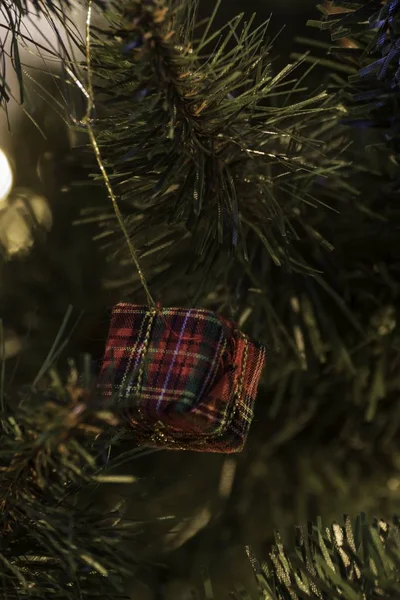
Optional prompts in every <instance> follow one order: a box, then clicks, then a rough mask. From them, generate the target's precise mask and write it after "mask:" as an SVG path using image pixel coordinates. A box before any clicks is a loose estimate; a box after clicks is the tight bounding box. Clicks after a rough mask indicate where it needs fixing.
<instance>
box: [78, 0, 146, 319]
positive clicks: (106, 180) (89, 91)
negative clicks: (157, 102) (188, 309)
mask: <svg viewBox="0 0 400 600" xmlns="http://www.w3.org/2000/svg"><path fill="white" fill-rule="evenodd" d="M92 8H93V0H89V2H88V11H87V17H86V66H87V90H86V91H85V90H84V89H83V86H82V84H81V83H80V85H79V82H77V81H76V77H74V80H75V81H76V83H78V85H79V87H80V88H81V89H82V90H83V91H84V93H85V96H86V97H87V101H88V102H87V112H86V117H85V119H84V124H85V125H86V128H87V131H88V134H89V139H90V143H91V145H92V148H93V151H94V153H95V156H96V160H97V164H98V166H99V169H100V172H101V174H102V177H103V180H104V183H105V186H106V188H107V192H108V195H109V197H110V199H111V202H112V204H113V208H114V212H115V216H116V217H117V220H118V223H119V225H120V227H121V230H122V232H123V234H124V237H125V240H126V243H127V245H128V248H129V253H130V255H131V259H132V262H133V264H134V265H135V267H136V270H137V272H138V274H139V278H140V281H141V284H142V286H143V288H144V290H145V292H146V296H147V302H148V304H149V305H150V306H151V307H153V308H155V307H156V303H155V301H154V299H153V297H152V295H151V293H150V290H149V287H148V285H147V282H146V278H145V276H144V273H143V271H142V269H141V266H140V264H139V260H138V258H137V254H136V250H135V248H134V246H133V243H132V241H131V239H130V237H129V233H128V231H127V229H126V226H125V223H124V219H123V216H122V214H121V211H120V209H119V206H118V202H117V198H116V196H115V194H114V192H113V189H112V186H111V182H110V178H109V176H108V174H107V170H106V168H105V166H104V164H103V160H102V157H101V152H100V148H99V145H98V143H97V140H96V136H95V134H94V131H93V127H92V118H91V117H92V113H93V109H94V93H93V81H92V69H91V44H90V29H91V20H92Z"/></svg>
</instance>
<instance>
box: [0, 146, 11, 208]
mask: <svg viewBox="0 0 400 600" xmlns="http://www.w3.org/2000/svg"><path fill="white" fill-rule="evenodd" d="M12 184H13V173H12V170H11V165H10V163H9V162H8V158H7V156H6V155H5V154H4V152H3V150H0V208H2V205H3V204H5V200H6V199H7V196H8V194H9V193H10V191H11V188H12Z"/></svg>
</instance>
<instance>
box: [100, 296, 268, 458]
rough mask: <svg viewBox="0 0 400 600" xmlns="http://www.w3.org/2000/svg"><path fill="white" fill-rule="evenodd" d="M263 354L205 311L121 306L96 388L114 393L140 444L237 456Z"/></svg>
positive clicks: (117, 308) (259, 346)
mask: <svg viewBox="0 0 400 600" xmlns="http://www.w3.org/2000/svg"><path fill="white" fill-rule="evenodd" d="M265 354H266V352H265V346H263V345H262V344H260V343H257V342H253V341H251V340H250V339H249V338H248V337H247V336H245V335H244V334H243V333H242V332H241V331H240V330H239V329H238V327H237V326H235V325H234V324H233V323H231V322H230V321H228V320H226V319H224V318H223V317H221V316H219V315H217V314H215V313H213V312H211V311H207V310H200V309H181V308H167V309H150V308H148V307H146V306H136V305H133V304H128V303H120V304H117V305H116V306H115V307H114V309H113V312H112V316H111V323H110V330H109V335H108V340H107V344H106V350H105V355H104V359H103V364H102V368H101V373H100V378H99V383H98V389H99V392H100V394H101V395H103V396H109V397H111V396H114V394H116V395H117V397H118V401H119V402H120V403H121V410H122V412H123V414H124V416H125V417H126V418H127V420H128V422H129V424H130V425H131V427H132V428H133V429H134V431H135V437H136V439H137V441H138V442H139V443H140V444H141V445H146V446H158V447H160V446H161V447H164V448H170V449H188V450H197V451H206V452H224V453H231V452H240V451H241V450H242V449H243V446H244V444H245V441H246V438H247V434H248V432H249V429H250V424H251V421H252V418H253V408H254V402H255V398H256V393H257V387H258V382H259V379H260V376H261V372H262V368H263V365H264V362H265Z"/></svg>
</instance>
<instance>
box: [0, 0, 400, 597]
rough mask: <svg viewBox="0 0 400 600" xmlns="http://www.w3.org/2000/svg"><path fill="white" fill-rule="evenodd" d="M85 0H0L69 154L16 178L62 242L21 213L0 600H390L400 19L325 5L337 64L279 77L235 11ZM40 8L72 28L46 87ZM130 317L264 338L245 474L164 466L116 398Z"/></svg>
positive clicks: (12, 289)
mask: <svg viewBox="0 0 400 600" xmlns="http://www.w3.org/2000/svg"><path fill="white" fill-rule="evenodd" d="M71 4H72V3H69V2H61V3H59V4H56V3H53V2H51V1H50V0H49V1H43V2H41V1H37V2H34V3H33V5H31V6H30V7H29V6H28V4H27V3H24V2H22V3H18V2H16V3H15V2H14V3H11V2H9V1H8V0H2V1H1V2H0V7H1V12H2V14H3V16H5V20H6V23H7V26H8V28H9V30H10V35H11V39H12V44H11V53H12V58H13V61H12V62H13V64H12V66H13V67H14V71H15V72H16V73H17V78H18V84H19V86H18V87H19V97H18V96H17V98H19V100H20V102H21V103H22V104H23V107H24V110H25V111H26V114H28V115H29V118H30V119H31V120H32V122H35V123H36V130H40V129H41V130H42V131H44V132H45V133H47V138H48V139H49V136H50V139H51V136H52V135H53V145H57V146H58V151H57V152H53V153H52V155H51V157H49V156H47V162H46V161H44V162H43V156H45V155H46V150H47V147H46V144H47V145H48V144H49V143H50V142H46V143H44V142H42V143H43V148H42V150H40V152H38V154H39V160H38V156H36V157H35V165H36V164H37V165H38V169H36V168H35V167H34V168H33V169H31V167H29V169H28V168H26V166H25V165H24V164H23V163H22V164H21V163H20V164H21V166H20V167H19V168H20V169H21V170H26V171H29V172H30V171H32V173H31V175H30V176H29V177H28V174H27V173H26V174H25V179H26V181H27V182H28V184H29V186H30V189H31V195H32V190H34V191H35V192H38V191H39V190H38V188H37V187H36V186H39V187H40V192H41V193H42V194H44V195H45V196H46V195H47V196H51V198H52V201H51V203H50V206H51V210H52V212H53V216H52V219H53V221H54V223H53V225H52V230H51V232H50V233H49V234H47V235H45V231H44V230H45V229H46V227H44V226H43V223H42V226H40V223H41V222H39V221H40V219H39V218H38V216H37V213H35V212H34V211H33V214H32V210H31V209H30V208H29V207H31V206H33V204H32V202H31V200H29V199H28V200H24V202H23V206H24V207H25V208H26V207H27V208H26V210H25V209H24V211H22V213H21V214H22V215H23V216H24V218H25V219H27V218H28V220H29V219H30V221H29V223H30V226H31V229H32V232H33V233H32V236H33V237H32V240H33V242H34V243H33V248H31V250H30V252H29V253H28V252H22V253H17V255H16V256H15V253H14V254H12V253H11V252H10V251H9V249H8V251H7V247H6V246H5V248H4V260H3V265H2V277H3V280H2V291H1V306H2V315H3V327H2V340H3V342H2V345H3V352H2V355H3V361H4V362H3V365H4V366H3V374H2V388H1V409H2V440H1V446H0V456H1V459H0V460H1V463H0V505H1V508H2V516H1V537H0V561H1V567H0V568H1V573H2V579H1V583H0V594H1V597H4V598H51V597H56V598H68V599H75V598H91V597H99V598H120V597H126V595H127V594H129V588H130V585H133V588H134V591H133V592H132V594H133V597H135V598H145V597H146V594H147V595H148V596H147V597H154V598H163V597H165V598H170V597H171V598H172V597H173V598H184V597H185V598H186V597H188V594H189V593H192V594H194V596H192V597H199V598H221V599H222V598H228V597H230V598H268V599H271V600H272V599H278V598H279V599H280V598H282V599H284V598H294V599H297V598H299V599H300V598H314V597H315V598H324V599H325V598H326V599H329V600H330V599H331V598H339V597H342V598H343V597H345V598H351V599H352V598H354V599H358V598H360V599H361V598H366V599H367V600H369V599H372V598H377V597H379V598H390V599H391V598H396V597H398V594H399V571H400V564H399V562H400V558H399V542H398V539H399V538H398V523H397V521H396V519H393V514H394V513H395V512H396V511H397V510H398V506H399V497H398V493H399V489H400V487H399V483H398V476H397V473H398V465H399V445H398V441H397V440H398V433H399V432H398V430H399V416H400V414H399V409H398V406H397V398H398V391H399V379H398V365H399V336H398V327H397V323H396V319H397V310H398V309H397V305H398V293H399V290H398V280H399V262H398V261H399V250H398V242H397V235H398V229H399V220H398V218H399V211H398V208H397V197H396V195H397V192H398V178H399V175H398V173H399V172H398V144H397V138H398V122H397V121H398V89H399V88H398V86H399V82H398V72H397V62H398V51H397V46H398V34H397V32H398V21H399V18H400V6H399V4H398V2H397V1H395V0H391V1H386V2H384V1H383V0H382V1H381V0H376V1H372V2H367V1H365V2H346V3H341V2H336V1H333V2H327V3H325V4H324V6H323V7H321V10H322V12H323V18H322V19H321V20H318V17H316V18H315V19H314V20H313V21H312V22H311V23H310V24H311V25H318V26H319V27H320V28H321V29H322V30H323V31H324V30H329V31H330V32H331V34H332V38H333V44H334V47H333V48H331V49H329V40H328V39H327V40H326V50H325V49H324V48H322V53H321V52H320V55H319V57H315V56H313V57H312V58H311V57H310V56H302V57H301V59H300V60H298V61H297V64H294V65H291V66H287V67H286V68H284V69H283V71H280V72H277V69H276V67H275V63H274V60H273V57H274V45H273V44H272V43H271V42H270V41H269V40H268V37H267V36H268V35H269V30H268V28H267V26H266V25H263V26H256V25H255V24H254V19H250V20H248V21H246V20H245V19H244V18H243V17H242V18H239V17H238V18H234V19H233V20H232V21H230V22H229V23H227V25H226V26H225V27H224V28H223V29H222V30H216V27H215V26H214V20H215V16H216V12H217V9H218V8H219V5H220V4H224V3H223V2H222V3H217V5H216V7H215V14H214V15H213V17H211V19H208V20H206V21H199V20H198V17H197V6H195V5H194V3H192V2H185V1H184V0H176V1H173V2H172V1H169V0H168V1H167V0H129V1H127V2H121V1H120V0H115V1H114V2H110V3H93V4H92V3H91V2H88V1H87V0H81V2H80V6H81V8H82V9H83V11H84V13H85V22H86V24H85V27H84V31H83V32H79V30H78V28H77V27H76V25H75V23H74V21H73V20H71V18H70V16H69V15H70V14H71V13H70V12H68V11H70V10H71V9H72V8H73V6H71ZM31 8H33V9H34V10H35V11H38V12H39V13H40V14H41V15H42V16H44V17H45V18H46V19H48V20H49V22H51V23H52V25H53V26H54V28H55V30H56V31H57V33H58V34H59V39H58V41H59V44H58V47H57V50H56V51H55V50H54V49H52V50H51V53H50V55H51V56H54V55H55V54H57V55H58V57H59V59H60V60H61V64H62V72H61V74H60V73H56V74H53V88H52V92H50V93H49V89H51V88H49V85H50V83H49V81H47V80H44V79H40V78H39V76H38V75H37V73H35V72H33V71H29V72H27V70H26V67H25V66H24V64H23V60H21V54H20V48H21V45H22V46H23V45H24V43H25V41H26V39H27V37H28V36H29V35H31V34H32V32H31V31H29V28H28V32H27V30H26V29H25V28H24V27H23V26H22V25H21V23H22V22H21V17H25V19H26V18H29V11H30V10H31ZM341 10H343V11H344V14H341ZM25 22H26V21H25ZM61 32H63V37H62V36H61ZM312 33H313V30H310V34H309V35H310V38H312ZM65 40H67V42H65ZM309 45H310V47H311V48H312V47H313V40H312V39H310V42H309ZM318 46H319V48H321V46H323V44H321V43H320V42H319V43H318ZM2 48H3V53H4V54H5V53H6V52H7V48H6V46H5V45H4V46H3V47H2ZM45 51H46V49H45V48H44V47H40V52H45ZM328 52H329V53H330V55H331V56H330V59H329V61H327V60H326V55H325V54H327V53H328ZM318 60H319V64H318ZM310 61H311V64H312V66H313V71H312V70H311V71H310V70H307V65H308V64H309V63H310ZM312 72H315V73H318V75H319V74H322V80H323V85H322V86H321V87H319V88H318V89H317V90H315V91H314V92H311V91H309V90H307V89H305V88H306V86H305V82H306V83H307V82H309V81H310V80H312V78H311V77H310V73H311V75H312ZM8 76H9V75H8V73H7V72H6V71H3V74H2V86H1V94H2V96H1V98H2V103H3V106H4V108H5V109H6V110H7V109H8V106H9V105H10V103H11V97H12V94H11V93H10V87H9V86H8V85H7V77H8ZM347 76H349V78H348V77H347ZM320 79H321V78H320ZM54 82H55V83H54ZM33 92H36V96H35V94H34V93H33ZM35 98H36V100H35ZM37 98H40V100H41V101H42V102H43V103H44V104H46V106H47V108H46V110H43V107H42V108H41V110H40V109H39V108H38V107H39V105H40V102H39V101H38V100H37ZM49 104H50V106H51V109H52V114H53V115H56V114H60V111H62V116H61V118H59V119H58V120H57V118H56V117H53V120H51V119H50V122H49V118H48V114H47V113H48V112H49V108H48V106H49ZM45 117H46V118H45ZM41 119H42V121H41ZM63 121H64V123H65V124H66V127H65V125H64V126H61V125H59V126H58V129H57V134H56V135H54V124H55V123H60V124H61V123H63ZM46 127H47V129H46ZM31 131H32V132H33V131H34V129H32V130H31ZM17 143H18V142H17ZM38 146H39V143H38ZM47 155H48V151H47ZM45 165H47V166H45ZM17 172H18V171H17ZM37 173H39V183H40V185H39V183H38V179H37V177H36V175H37ZM61 174H62V177H63V178H65V181H63V183H62V185H61V186H60V181H59V177H60V175H61ZM89 179H91V183H90V181H89ZM23 181H24V177H23V176H21V178H20V180H19V181H17V183H18V186H19V188H18V186H17V188H16V189H14V190H13V192H12V194H11V196H10V198H9V200H8V204H7V209H4V211H3V216H4V215H5V214H6V212H5V210H7V211H8V210H9V209H10V207H11V208H12V207H14V206H15V205H16V199H18V202H20V204H21V197H22V196H21V193H22V192H21V189H20V188H21V182H23ZM26 181H25V182H24V185H25V187H26V186H27V185H28V184H27V183H26ZM17 191H18V198H17ZM13 194H14V195H13ZM26 194H28V192H26V191H25V195H26ZM28 196H29V194H28ZM29 197H30V196H29ZM24 198H25V196H24ZM20 212H21V211H20ZM7 214H8V213H7ZM18 214H19V215H20V213H18ZM0 216H1V215H0ZM0 225H1V222H0ZM39 234H40V235H39ZM77 248H79V249H81V250H79V251H76V249H77ZM64 252H65V253H66V255H67V257H63V259H61V255H62V253H64ZM11 254H12V255H11ZM83 259H84V260H83ZM63 264H64V265H66V266H67V269H66V270H65V269H64V268H63V267H62V266H61V265H63ZM52 278H53V280H54V279H55V280H56V281H57V283H56V286H55V289H54V288H53V289H52V288H51V287H50V285H49V281H51V279H52ZM89 278H90V284H88V281H89ZM60 282H62V286H61V285H60ZM54 283H55V282H54ZM57 288H58V289H57ZM61 288H62V289H61ZM22 299H23V302H22ZM122 300H123V301H125V302H130V303H134V304H146V303H147V304H148V305H149V310H150V311H151V310H154V311H156V310H160V308H158V307H157V303H161V305H162V307H170V306H173V307H175V306H176V307H180V309H183V310H184V311H189V312H190V310H192V309H194V308H196V309H198V308H200V309H206V310H207V311H213V313H212V314H215V313H218V314H221V315H223V316H224V318H226V319H229V320H232V321H236V322H237V323H238V326H239V327H240V329H241V330H242V331H243V332H245V334H246V336H249V337H251V338H257V339H259V340H261V341H262V342H263V343H265V344H266V346H267V367H266V369H265V372H264V377H263V380H262V384H261V388H260V390H259V392H258V403H257V404H256V414H255V421H254V424H253V427H252V430H251V434H250V438H249V440H248V442H247V446H245V449H244V451H243V452H242V453H241V454H239V455H238V456H237V457H236V458H235V457H233V458H231V457H228V458H226V457H224V456H223V455H221V456H212V455H210V454H207V453H205V454H202V455H194V454H193V453H191V452H188V451H187V450H186V451H173V450H169V451H167V450H163V451H157V452H155V451H154V450H151V449H148V448H147V446H148V445H151V444H147V445H146V441H145V440H143V438H141V439H140V444H139V443H138V437H137V435H136V437H135V432H134V431H133V430H132V429H131V428H130V427H129V426H128V425H127V421H126V418H125V415H124V410H125V407H123V408H124V410H122V405H121V398H120V397H119V392H118V393H114V394H111V395H109V396H106V397H104V395H103V394H101V393H100V391H99V388H98V375H99V371H100V367H101V357H102V351H103V347H104V345H105V341H106V336H107V328H108V320H109V308H111V305H112V304H115V303H117V302H119V301H122ZM69 304H73V305H74V306H75V310H76V311H77V313H79V312H80V311H82V312H83V313H84V314H83V317H82V319H81V320H80V321H79V320H77V319H72V318H71V311H72V309H70V308H68V305H69ZM32 305H33V307H32ZM14 306H18V307H19V308H20V314H19V315H18V314H17V315H16V312H17V311H15V310H14V311H13V310H12V309H13V307H14ZM38 312H39V313H40V312H41V314H38ZM160 314H162V313H160ZM207 314H209V313H207ZM32 324H33V325H32ZM60 324H61V329H60V330H59V331H58V332H57V329H58V328H59V326H60ZM123 326H124V327H127V324H125V325H123ZM32 328H33V333H32V332H31V331H32ZM10 331H13V332H14V333H16V334H17V335H18V339H22V338H23V337H24V334H25V338H26V339H24V344H21V348H20V349H19V352H18V355H17V357H14V358H10V359H9V360H6V348H7V340H8V338H7V335H9V332H10ZM27 333H28V335H27ZM173 333H174V332H173ZM146 339H147V338H146ZM54 340H55V341H54ZM185 341H187V340H186V339H185ZM197 341H198V340H197ZM133 342H134V340H133ZM25 344H26V345H25ZM46 345H47V352H48V354H46V353H45V346H46ZM88 352H90V354H91V356H88ZM82 353H84V356H83V357H82ZM18 363H19V364H18ZM143 365H144V368H145V367H146V365H148V363H146V362H144V363H143ZM144 375H145V371H144V372H140V370H139V379H140V380H141V381H142V378H143V376H144ZM136 376H137V373H136ZM229 376H230V375H229ZM135 381H136V383H137V380H135ZM135 389H136V388H135ZM136 392H137V389H136ZM137 397H138V398H140V397H139V394H137ZM128 408H129V407H128ZM157 414H158V417H160V415H159V413H157ZM160 418H161V420H162V418H163V417H162V415H161V417H160ZM184 418H185V415H183V417H182V419H184ZM188 473H189V476H188ZM363 512H368V513H369V515H370V516H369V524H368V520H367V518H366V517H365V516H364V515H363V514H362V516H361V517H359V518H358V519H355V517H356V515H357V513H363ZM342 514H349V515H350V517H346V519H345V521H344V525H343V527H341V526H339V525H336V524H334V525H333V526H332V527H329V528H323V526H322V522H324V523H327V522H329V523H330V522H332V521H335V520H336V521H338V522H340V521H341V519H342ZM376 514H378V515H379V516H380V517H382V519H383V520H381V521H379V520H378V521H374V520H373V517H374V515H376ZM320 515H323V521H322V520H321V519H320V518H319V516H320ZM354 519H355V520H354ZM310 520H312V521H313V525H308V526H306V525H304V523H307V522H308V521H310ZM389 522H390V523H391V524H390V526H389V525H388V523H389ZM296 527H297V528H296ZM276 529H279V530H280V531H281V535H282V536H283V542H282V541H281V539H280V538H279V537H278V538H277V542H274V531H275V530H276ZM294 531H295V532H296V536H295V539H293V538H294V536H293V532H294ZM264 558H265V559H266V560H265V561H264V560H263V559H264ZM132 579H133V580H134V583H133V584H132V581H131V582H130V583H128V582H129V580H132ZM149 594H153V596H151V595H150V596H149ZM185 594H186V595H185Z"/></svg>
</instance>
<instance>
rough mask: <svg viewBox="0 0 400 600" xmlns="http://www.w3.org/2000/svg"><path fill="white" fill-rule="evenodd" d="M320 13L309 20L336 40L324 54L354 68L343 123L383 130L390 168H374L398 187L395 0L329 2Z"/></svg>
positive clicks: (398, 7)
mask: <svg viewBox="0 0 400 600" xmlns="http://www.w3.org/2000/svg"><path fill="white" fill-rule="evenodd" d="M323 12H324V13H325V16H324V18H323V19H322V21H321V22H320V23H318V22H315V21H313V22H312V23H311V24H312V25H314V26H319V27H320V28H321V29H324V30H328V31H330V32H331V37H332V41H333V42H341V45H340V46H337V45H335V46H333V47H332V48H331V50H330V52H331V54H333V55H335V56H336V57H338V58H339V59H340V60H341V62H342V63H345V64H348V65H349V66H350V67H352V68H353V69H354V70H355V74H354V75H351V76H350V77H349V80H348V85H347V86H346V87H345V89H344V91H345V94H346V95H345V98H344V101H345V103H346V105H347V107H348V109H349V116H348V117H347V118H346V119H345V123H348V124H350V125H353V126H356V127H358V128H364V129H367V128H373V129H376V130H379V131H381V132H382V133H383V134H384V136H385V138H384V142H383V143H380V144H379V148H378V150H379V152H381V151H382V150H383V149H384V146H386V149H387V157H386V162H387V163H389V165H390V164H391V165H392V166H391V168H389V167H388V165H386V169H385V166H384V162H385V160H382V161H380V168H382V169H383V170H384V173H385V174H386V176H387V175H389V177H390V178H391V179H393V180H394V181H393V186H394V188H393V189H394V190H398V186H399V183H400V180H399V175H398V174H399V156H398V154H399V135H400V134H399V131H400V128H399V123H400V74H399V69H398V63H399V57H400V50H399V31H400V26H399V24H400V4H399V2H398V1H397V0H373V1H369V0H368V1H367V0H364V1H363V2H359V1H357V2H356V1H355V0H351V1H349V2H342V1H340V0H330V1H329V2H328V3H327V8H325V9H324V10H323Z"/></svg>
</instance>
